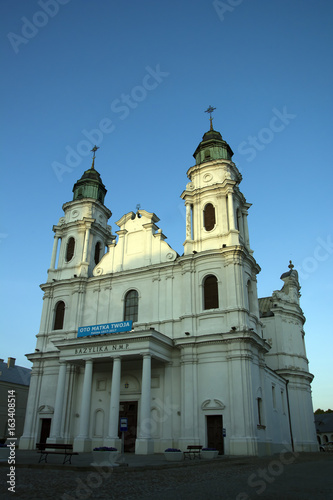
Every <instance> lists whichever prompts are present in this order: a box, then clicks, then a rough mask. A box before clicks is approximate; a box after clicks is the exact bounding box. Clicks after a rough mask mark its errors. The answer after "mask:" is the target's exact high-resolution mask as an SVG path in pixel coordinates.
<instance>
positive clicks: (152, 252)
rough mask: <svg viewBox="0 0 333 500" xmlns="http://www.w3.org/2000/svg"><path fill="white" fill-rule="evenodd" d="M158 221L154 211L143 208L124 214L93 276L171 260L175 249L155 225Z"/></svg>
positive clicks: (175, 255) (174, 256)
mask: <svg viewBox="0 0 333 500" xmlns="http://www.w3.org/2000/svg"><path fill="white" fill-rule="evenodd" d="M158 221H159V218H158V217H157V216H156V215H155V214H154V213H151V212H147V211H146V210H138V211H137V213H136V214H135V213H134V212H129V213H128V214H125V215H123V217H122V218H121V219H120V220H119V221H118V222H117V225H118V226H119V231H116V232H117V234H118V237H119V238H118V241H117V243H113V244H112V245H110V246H109V251H108V252H107V253H106V254H105V255H104V256H103V257H102V259H101V261H100V262H99V263H98V265H97V266H96V267H95V269H94V271H93V274H94V276H101V275H103V274H109V273H114V272H119V271H126V270H129V269H139V268H145V267H146V266H148V265H155V264H161V263H164V262H172V261H174V260H175V259H176V257H177V252H176V251H175V250H173V249H172V248H171V247H170V245H168V243H166V242H165V241H164V240H165V239H166V236H165V235H164V234H163V232H162V229H159V228H158V227H157V226H156V222H158Z"/></svg>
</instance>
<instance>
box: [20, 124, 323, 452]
mask: <svg viewBox="0 0 333 500" xmlns="http://www.w3.org/2000/svg"><path fill="white" fill-rule="evenodd" d="M210 125H211V126H210V130H209V131H208V132H206V133H205V134H204V136H203V138H202V141H201V142H200V144H199V145H198V147H197V148H196V150H195V152H194V155H193V156H194V158H195V164H194V165H193V166H192V167H190V168H189V170H188V171H187V176H188V179H189V182H188V184H187V185H186V188H185V190H184V191H183V193H182V194H181V198H182V199H183V200H184V204H185V207H186V227H185V228H184V233H185V234H186V239H185V242H184V253H183V255H181V256H180V255H178V253H177V252H176V251H174V250H173V249H172V248H171V247H170V246H169V245H168V244H167V243H166V241H165V239H166V236H165V235H164V234H163V233H162V230H161V229H159V228H158V226H157V223H158V221H159V219H158V217H157V216H156V215H155V214H154V213H149V212H147V211H146V210H140V209H139V210H138V211H137V212H136V213H134V212H129V213H127V214H125V215H123V217H121V219H120V220H118V221H117V222H116V223H115V224H116V225H117V226H118V230H117V231H116V235H117V236H116V235H114V234H113V233H112V231H111V227H110V226H109V225H108V220H109V219H110V217H111V215H112V214H111V211H110V210H109V209H108V208H107V207H106V206H105V205H104V198H105V195H106V189H105V186H104V184H103V183H102V180H101V177H100V174H99V173H98V172H97V170H96V169H95V165H94V162H95V152H96V149H97V148H96V147H95V148H93V152H94V156H93V162H92V166H91V168H90V169H89V170H87V171H85V172H84V174H83V175H82V177H81V179H80V180H78V181H77V182H76V184H75V185H74V188H73V192H74V196H73V200H72V201H69V202H67V203H65V204H64V205H63V207H62V208H63V211H64V215H63V216H62V217H61V218H60V219H59V222H58V224H57V225H56V226H53V231H54V233H55V235H54V244H53V251H52V257H51V264H50V268H49V270H48V274H47V276H48V277H47V281H46V283H44V284H42V285H41V288H42V290H43V292H44V297H43V310H42V317H41V324H40V330H39V333H38V334H37V344H36V350H35V352H34V353H32V354H28V355H27V358H28V359H29V360H30V361H32V363H33V368H32V373H31V383H30V391H29V398H28V403H27V412H26V419H25V426H24V432H23V435H22V437H21V439H20V448H21V449H34V448H35V445H36V443H37V442H52V443H64V442H66V443H73V446H74V451H78V452H88V451H91V450H92V449H93V448H94V447H96V446H115V447H116V448H118V450H120V443H121V441H120V436H121V433H120V427H119V422H120V417H126V418H127V419H128V420H127V421H128V430H127V432H125V451H127V452H134V453H136V454H143V455H145V454H150V453H161V452H163V451H164V450H165V449H166V448H169V447H172V448H173V447H175V448H180V449H181V450H186V448H187V446H188V445H195V444H198V445H203V446H204V447H214V448H217V449H218V450H219V452H220V454H223V453H224V454H227V455H269V454H273V453H278V452H280V451H283V450H295V451H297V452H300V451H317V450H318V444H317V439H316V431H315V425H314V416H313V408H312V399H311V386H310V384H311V381H312V379H313V375H312V374H311V373H309V370H308V359H307V356H306V351H305V343H304V330H303V325H304V322H305V317H304V314H303V312H302V309H301V307H300V305H299V297H300V293H299V290H300V285H299V281H298V274H297V271H296V270H295V269H293V265H292V264H291V263H290V265H289V269H288V271H287V272H284V273H283V274H282V276H281V280H282V282H283V283H281V285H282V288H281V290H279V291H274V292H273V294H272V296H271V297H265V298H261V299H258V296H257V274H258V273H259V272H260V267H259V265H258V264H257V262H256V261H255V259H254V257H253V250H251V247H250V242H249V231H248V224H247V215H248V209H249V208H250V206H251V205H250V203H248V202H247V201H246V199H245V197H244V195H243V194H242V192H241V191H240V189H239V186H240V183H241V180H242V176H241V174H240V172H239V171H238V169H237V167H236V165H235V164H234V163H233V161H232V156H233V152H232V150H231V148H230V146H229V145H228V144H227V142H225V141H224V140H223V139H222V136H221V134H220V133H219V132H217V131H215V130H214V129H213V126H212V119H211V120H210Z"/></svg>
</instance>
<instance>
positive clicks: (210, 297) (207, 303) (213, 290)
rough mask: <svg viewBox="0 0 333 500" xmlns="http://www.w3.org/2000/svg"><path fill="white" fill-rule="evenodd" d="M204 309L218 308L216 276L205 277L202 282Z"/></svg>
mask: <svg viewBox="0 0 333 500" xmlns="http://www.w3.org/2000/svg"><path fill="white" fill-rule="evenodd" d="M203 294H204V309H217V308H218V307H219V292H218V285H217V278H216V276H213V275H209V276H206V278H205V279H204V282H203Z"/></svg>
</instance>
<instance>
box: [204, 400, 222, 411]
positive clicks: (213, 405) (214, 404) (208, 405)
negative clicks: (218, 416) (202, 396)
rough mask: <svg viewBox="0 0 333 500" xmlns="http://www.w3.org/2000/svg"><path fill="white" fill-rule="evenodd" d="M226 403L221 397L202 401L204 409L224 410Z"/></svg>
mask: <svg viewBox="0 0 333 500" xmlns="http://www.w3.org/2000/svg"><path fill="white" fill-rule="evenodd" d="M224 408H225V405H224V404H223V403H222V401H220V400H219V399H206V400H205V401H204V402H203V403H201V409H202V410H224Z"/></svg>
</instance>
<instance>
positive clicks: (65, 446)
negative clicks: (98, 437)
mask: <svg viewBox="0 0 333 500" xmlns="http://www.w3.org/2000/svg"><path fill="white" fill-rule="evenodd" d="M36 448H37V449H38V450H45V449H50V448H53V449H55V450H72V449H73V445H72V444H64V443H36Z"/></svg>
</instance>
